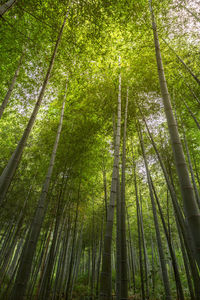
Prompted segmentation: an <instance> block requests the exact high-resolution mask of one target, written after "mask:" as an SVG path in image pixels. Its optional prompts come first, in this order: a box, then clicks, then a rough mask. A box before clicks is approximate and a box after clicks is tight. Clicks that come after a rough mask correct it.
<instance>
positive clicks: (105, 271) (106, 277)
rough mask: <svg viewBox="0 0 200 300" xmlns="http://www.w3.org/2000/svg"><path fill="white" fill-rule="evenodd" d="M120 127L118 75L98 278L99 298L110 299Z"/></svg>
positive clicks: (102, 299)
mask: <svg viewBox="0 0 200 300" xmlns="http://www.w3.org/2000/svg"><path fill="white" fill-rule="evenodd" d="M120 129H121V76H120V75H119V94H118V118H117V133H116V142H115V152H114V164H113V175H112V182H111V191H110V203H109V207H108V219H107V221H106V231H105V237H104V250H103V257H102V271H101V279H100V299H101V300H111V292H112V282H111V246H112V231H113V230H112V229H113V217H114V208H115V200H116V192H117V178H118V169H119V147H120V131H121V130H120Z"/></svg>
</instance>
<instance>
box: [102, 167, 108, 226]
mask: <svg viewBox="0 0 200 300" xmlns="http://www.w3.org/2000/svg"><path fill="white" fill-rule="evenodd" d="M103 187H104V202H105V213H106V221H107V218H108V216H107V215H108V204H107V203H108V201H107V179H106V170H105V168H104V169H103Z"/></svg>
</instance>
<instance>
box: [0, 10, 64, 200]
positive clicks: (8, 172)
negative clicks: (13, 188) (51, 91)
mask: <svg viewBox="0 0 200 300" xmlns="http://www.w3.org/2000/svg"><path fill="white" fill-rule="evenodd" d="M67 16H68V15H66V16H65V19H64V22H63V24H62V27H61V29H60V32H59V35H58V39H57V41H56V44H55V47H54V51H53V54H52V57H51V61H50V63H49V67H48V70H47V73H46V76H45V79H44V82H43V85H42V88H41V91H40V94H39V97H38V100H37V102H36V104H35V107H34V110H33V112H32V115H31V117H30V119H29V122H28V125H27V127H26V129H25V131H24V134H23V136H22V138H21V140H20V141H19V143H18V145H17V148H16V149H15V151H14V153H13V155H12V156H11V158H10V160H9V161H8V163H7V166H6V167H5V168H4V170H3V172H2V174H1V177H0V203H1V202H2V201H3V200H4V197H5V195H6V193H7V191H8V188H9V186H10V183H11V181H12V178H13V176H14V174H15V171H16V169H17V167H18V165H19V163H20V160H21V156H22V153H23V150H24V148H25V146H26V141H27V139H28V137H29V134H30V132H31V129H32V127H33V125H34V123H35V120H36V116H37V113H38V111H39V108H40V105H41V103H42V99H43V97H44V93H45V90H46V87H47V83H48V81H49V77H50V74H51V70H52V68H53V64H54V61H55V57H56V53H57V49H58V45H59V43H60V40H61V37H62V33H63V29H64V26H65V23H66V20H67Z"/></svg>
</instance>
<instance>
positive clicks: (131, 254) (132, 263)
mask: <svg viewBox="0 0 200 300" xmlns="http://www.w3.org/2000/svg"><path fill="white" fill-rule="evenodd" d="M126 212H127V223H128V233H129V244H130V256H131V269H132V274H133V291H134V294H135V293H136V285H135V264H134V257H133V246H132V239H131V229H130V222H129V215H128V211H127V209H126Z"/></svg>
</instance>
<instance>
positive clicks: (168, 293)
mask: <svg viewBox="0 0 200 300" xmlns="http://www.w3.org/2000/svg"><path fill="white" fill-rule="evenodd" d="M139 136H140V143H141V148H142V154H143V158H144V163H145V169H146V174H147V181H148V186H149V193H150V198H151V204H152V211H153V218H154V225H155V230H156V238H157V244H158V251H159V257H160V264H161V271H162V278H163V284H164V288H165V297H166V299H167V300H172V297H171V290H170V283H169V277H168V272H167V266H166V262H165V255H164V251H163V246H162V240H161V235H160V229H159V223H158V217H157V212H156V206H155V200H154V195H153V189H152V184H151V179H150V172H149V168H148V163H147V159H146V154H145V150H144V142H143V136H142V132H141V130H140V131H139Z"/></svg>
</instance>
